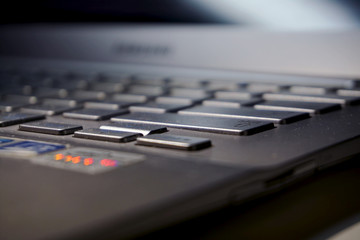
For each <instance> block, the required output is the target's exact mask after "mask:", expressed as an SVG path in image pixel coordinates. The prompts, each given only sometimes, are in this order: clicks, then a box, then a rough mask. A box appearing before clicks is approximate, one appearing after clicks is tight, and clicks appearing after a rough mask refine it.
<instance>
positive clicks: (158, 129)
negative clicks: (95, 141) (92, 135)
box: [100, 122, 167, 136]
mask: <svg viewBox="0 0 360 240" xmlns="http://www.w3.org/2000/svg"><path fill="white" fill-rule="evenodd" d="M100 129H103V130H111V131H123V132H135V133H141V134H142V135H144V136H146V135H148V134H154V133H163V132H166V131H167V128H166V127H164V126H157V125H152V124H143V123H132V122H119V123H116V124H112V125H103V126H101V127H100Z"/></svg>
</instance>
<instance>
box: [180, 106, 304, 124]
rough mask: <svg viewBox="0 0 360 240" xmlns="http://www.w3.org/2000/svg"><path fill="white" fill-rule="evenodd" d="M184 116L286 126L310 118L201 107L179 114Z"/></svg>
mask: <svg viewBox="0 0 360 240" xmlns="http://www.w3.org/2000/svg"><path fill="white" fill-rule="evenodd" d="M178 113H179V114H182V115H195V116H209V117H211V116H212V117H227V118H239V119H252V120H261V121H271V122H273V123H280V124H286V123H291V122H295V121H298V120H302V119H305V118H308V117H309V114H307V113H299V112H287V111H267V110H256V109H253V108H245V107H244V108H239V109H235V108H219V107H206V106H199V107H193V108H189V109H185V110H181V111H179V112H178Z"/></svg>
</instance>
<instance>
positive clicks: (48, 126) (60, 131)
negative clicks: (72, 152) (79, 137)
mask: <svg viewBox="0 0 360 240" xmlns="http://www.w3.org/2000/svg"><path fill="white" fill-rule="evenodd" d="M81 129H82V126H80V125H73V124H65V123H55V122H33V123H25V124H20V125H19V130H21V131H27V132H36V133H45V134H52V135H68V134H72V133H74V132H75V131H78V130H81Z"/></svg>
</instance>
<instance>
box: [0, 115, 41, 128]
mask: <svg viewBox="0 0 360 240" xmlns="http://www.w3.org/2000/svg"><path fill="white" fill-rule="evenodd" d="M44 118H45V115H43V114H30V113H3V114H0V127H6V126H10V125H15V124H19V123H24V122H30V121H35V120H40V119H44Z"/></svg>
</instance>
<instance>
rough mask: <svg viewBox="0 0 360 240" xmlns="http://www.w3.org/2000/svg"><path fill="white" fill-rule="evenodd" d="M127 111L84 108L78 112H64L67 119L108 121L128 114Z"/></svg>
mask: <svg viewBox="0 0 360 240" xmlns="http://www.w3.org/2000/svg"><path fill="white" fill-rule="evenodd" d="M128 112H129V111H128V110H127V109H119V110H108V109H93V108H84V109H80V110H77V111H72V112H64V113H63V116H64V117H67V118H76V119H83V120H94V121H99V120H106V119H109V118H111V117H114V116H117V115H121V114H125V113H128Z"/></svg>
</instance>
